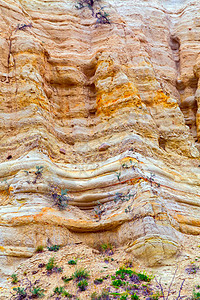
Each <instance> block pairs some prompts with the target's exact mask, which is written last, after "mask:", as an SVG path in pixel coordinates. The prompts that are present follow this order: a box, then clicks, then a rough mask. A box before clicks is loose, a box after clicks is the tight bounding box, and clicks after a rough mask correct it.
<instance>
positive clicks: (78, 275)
mask: <svg viewBox="0 0 200 300" xmlns="http://www.w3.org/2000/svg"><path fill="white" fill-rule="evenodd" d="M72 276H73V278H74V279H76V280H77V281H81V280H83V279H87V278H90V275H89V272H88V271H87V270H86V269H78V270H76V271H75V272H74V274H73V275H72Z"/></svg>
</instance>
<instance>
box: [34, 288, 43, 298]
mask: <svg viewBox="0 0 200 300" xmlns="http://www.w3.org/2000/svg"><path fill="white" fill-rule="evenodd" d="M43 292H44V290H43V289H41V288H40V287H34V288H33V289H32V290H31V294H32V297H33V298H42V297H44V293H43Z"/></svg>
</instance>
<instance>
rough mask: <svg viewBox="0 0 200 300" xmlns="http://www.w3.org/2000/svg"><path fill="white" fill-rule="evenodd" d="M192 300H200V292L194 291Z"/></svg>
mask: <svg viewBox="0 0 200 300" xmlns="http://www.w3.org/2000/svg"><path fill="white" fill-rule="evenodd" d="M192 300H200V292H196V291H195V289H194V290H193V295H192Z"/></svg>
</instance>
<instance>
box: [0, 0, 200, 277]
mask: <svg viewBox="0 0 200 300" xmlns="http://www.w3.org/2000/svg"><path fill="white" fill-rule="evenodd" d="M191 3H193V5H191ZM99 5H101V6H105V8H104V9H105V10H106V12H107V13H108V14H109V18H110V23H111V24H98V23H96V19H95V17H93V16H92V12H91V10H89V9H88V8H83V9H80V10H77V9H76V8H75V2H73V1H57V0H54V1H47V0H46V1H44V0H38V1H33V0H27V1H26V0H21V1H16V0H6V1H4V0H0V9H1V23H0V43H1V46H2V47H1V50H0V51H1V53H0V54H1V61H0V79H1V81H0V137H1V139H0V179H1V181H0V192H1V194H0V204H1V206H0V277H1V278H2V279H3V278H5V276H6V275H8V274H11V273H12V272H13V270H14V268H15V267H16V266H17V265H18V264H19V262H20V261H22V260H24V259H25V258H27V257H30V256H31V255H32V254H33V252H34V251H35V249H36V247H37V246H38V245H44V246H45V245H47V243H48V241H49V240H50V241H51V243H53V244H59V245H67V244H70V243H71V242H75V241H77V240H78V241H80V240H81V241H83V242H84V243H86V244H88V245H89V246H91V247H94V248H96V247H98V245H99V244H102V243H104V242H111V243H114V244H115V245H116V247H118V246H126V247H127V248H128V249H129V252H130V253H131V255H132V256H135V257H137V258H138V259H140V260H141V261H143V262H144V263H145V264H147V265H149V266H154V265H156V264H165V263H166V262H167V261H168V260H169V259H170V258H172V257H173V256H175V255H176V253H177V251H178V250H179V249H180V247H181V240H182V238H183V236H184V234H190V235H198V234H200V196H199V195H200V187H199V185H200V168H199V164H200V163H199V152H198V148H199V130H200V129H199V126H200V121H199V120H200V118H199V103H200V96H199V74H200V71H199V64H200V58H199V54H198V53H199V40H198V39H199V34H200V27H199V19H198V17H196V15H197V12H198V11H199V10H200V4H199V2H198V1H192V2H191V1H180V2H179V1H176V3H174V2H173V1H170V0H169V1H167V0H166V1H162V3H161V1H156V0H151V1H128V0H127V1H119V0H109V2H107V1H103V0H102V2H98V3H95V4H94V9H95V10H96V9H97V10H98V7H99ZM23 24H26V25H28V26H25V27H23ZM187 125H188V126H187ZM103 144H107V145H109V146H110V147H108V148H107V150H106V151H99V147H101V145H103ZM61 149H65V151H66V153H65V155H63V154H62V153H61V151H60V150H61ZM65 189H67V190H68V191H67V195H66V197H68V199H70V200H69V206H68V207H67V208H66V209H65V210H59V209H58V207H57V206H55V198H54V196H53V194H55V193H57V194H58V195H60V193H61V191H64V190H65ZM55 191H56V192H55ZM99 203H101V204H102V205H103V206H101V205H100V204H99ZM94 208H95V211H94V210H93V209H94ZM97 237H98V238H97Z"/></svg>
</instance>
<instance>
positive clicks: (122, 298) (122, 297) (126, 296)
mask: <svg viewBox="0 0 200 300" xmlns="http://www.w3.org/2000/svg"><path fill="white" fill-rule="evenodd" d="M127 298H128V295H122V296H121V297H120V300H126V299H127Z"/></svg>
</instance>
